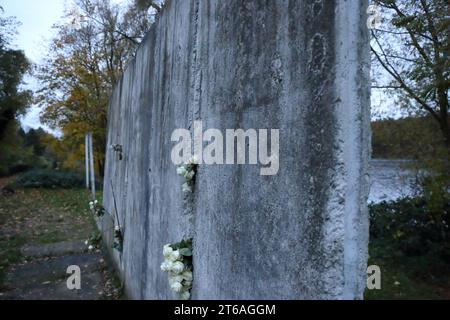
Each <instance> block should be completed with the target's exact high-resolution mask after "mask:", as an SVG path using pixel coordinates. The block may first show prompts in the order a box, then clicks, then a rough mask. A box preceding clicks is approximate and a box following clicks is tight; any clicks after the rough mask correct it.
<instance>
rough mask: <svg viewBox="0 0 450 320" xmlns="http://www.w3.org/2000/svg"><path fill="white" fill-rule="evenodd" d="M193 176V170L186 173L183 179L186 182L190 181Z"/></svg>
mask: <svg viewBox="0 0 450 320" xmlns="http://www.w3.org/2000/svg"><path fill="white" fill-rule="evenodd" d="M194 176H195V172H194V170H191V171H188V172H186V174H185V175H184V177H185V178H186V180H188V181H191V180H192V179H193V178H194Z"/></svg>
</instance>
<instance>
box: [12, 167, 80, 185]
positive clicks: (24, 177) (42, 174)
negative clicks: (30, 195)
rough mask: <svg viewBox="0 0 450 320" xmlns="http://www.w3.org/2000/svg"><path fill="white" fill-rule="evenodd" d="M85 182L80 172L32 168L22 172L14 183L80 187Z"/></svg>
mask: <svg viewBox="0 0 450 320" xmlns="http://www.w3.org/2000/svg"><path fill="white" fill-rule="evenodd" d="M84 184H85V181H84V177H83V176H82V175H80V174H77V173H73V172H66V171H55V170H33V171H28V172H25V173H22V174H20V175H19V176H18V178H17V180H16V182H15V183H14V185H15V186H17V187H24V188H80V187H83V186H84Z"/></svg>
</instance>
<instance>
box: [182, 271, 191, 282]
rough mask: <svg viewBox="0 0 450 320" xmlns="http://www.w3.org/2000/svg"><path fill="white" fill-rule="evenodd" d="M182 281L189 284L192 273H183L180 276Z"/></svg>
mask: <svg viewBox="0 0 450 320" xmlns="http://www.w3.org/2000/svg"><path fill="white" fill-rule="evenodd" d="M181 276H182V277H183V279H184V280H186V281H189V282H191V281H192V271H189V270H187V271H185V272H183V273H182V274H181Z"/></svg>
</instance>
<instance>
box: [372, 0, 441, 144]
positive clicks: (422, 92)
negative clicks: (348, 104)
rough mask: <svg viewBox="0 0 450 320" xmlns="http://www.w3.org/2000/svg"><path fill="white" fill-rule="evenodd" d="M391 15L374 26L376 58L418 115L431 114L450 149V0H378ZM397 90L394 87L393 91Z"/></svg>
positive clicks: (382, 84)
mask: <svg viewBox="0 0 450 320" xmlns="http://www.w3.org/2000/svg"><path fill="white" fill-rule="evenodd" d="M374 3H375V4H376V5H377V6H379V8H380V9H381V11H382V12H381V14H382V15H383V16H384V17H385V18H386V19H385V22H384V23H383V24H382V26H381V27H380V28H377V29H373V30H372V36H373V41H372V53H373V56H374V60H375V62H376V64H377V65H378V67H380V68H381V70H384V71H385V73H386V74H387V76H388V77H387V78H390V80H389V81H383V80H384V79H386V77H381V78H378V82H379V83H378V84H377V85H376V86H377V87H379V88H383V89H387V90H391V92H394V94H396V95H397V96H398V97H399V98H400V102H401V104H402V105H403V106H404V107H406V108H407V109H408V110H409V111H410V112H412V113H414V114H416V115H423V114H429V115H430V116H431V117H432V118H433V119H434V120H435V121H436V123H437V124H438V126H439V128H440V131H441V134H442V138H443V139H442V141H443V142H444V144H445V145H446V147H447V148H448V149H450V124H449V97H448V92H449V85H450V77H449V75H450V61H449V57H448V55H449V52H450V41H449V38H450V37H449V33H450V19H449V12H450V2H449V1H448V0H374ZM392 90H393V91H392Z"/></svg>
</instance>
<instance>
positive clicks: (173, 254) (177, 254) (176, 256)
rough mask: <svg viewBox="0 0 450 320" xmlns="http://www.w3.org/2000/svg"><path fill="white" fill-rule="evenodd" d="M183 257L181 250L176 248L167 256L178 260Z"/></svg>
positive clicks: (171, 259)
mask: <svg viewBox="0 0 450 320" xmlns="http://www.w3.org/2000/svg"><path fill="white" fill-rule="evenodd" d="M180 258H181V254H180V251H179V250H175V251H172V252H171V253H170V254H169V256H168V257H167V259H169V260H170V261H177V260H179V259H180Z"/></svg>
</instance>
